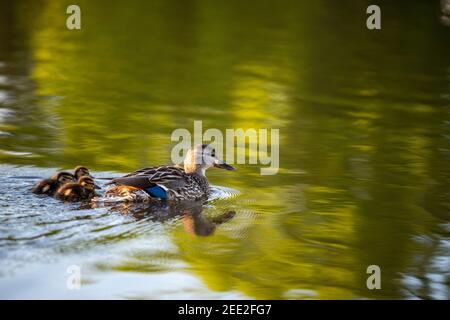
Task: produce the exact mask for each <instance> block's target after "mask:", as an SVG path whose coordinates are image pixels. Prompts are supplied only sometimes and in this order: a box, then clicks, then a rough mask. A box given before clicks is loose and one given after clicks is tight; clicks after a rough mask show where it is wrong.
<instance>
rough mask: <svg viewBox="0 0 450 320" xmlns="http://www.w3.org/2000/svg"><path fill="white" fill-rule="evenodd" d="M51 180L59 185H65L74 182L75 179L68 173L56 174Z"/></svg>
mask: <svg viewBox="0 0 450 320" xmlns="http://www.w3.org/2000/svg"><path fill="white" fill-rule="evenodd" d="M51 179H52V180H56V181H58V182H59V183H61V184H64V183H67V182H75V177H74V175H73V174H71V173H70V172H65V171H62V172H58V173H57V174H55V175H53V176H52V177H51Z"/></svg>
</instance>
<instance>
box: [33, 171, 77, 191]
mask: <svg viewBox="0 0 450 320" xmlns="http://www.w3.org/2000/svg"><path fill="white" fill-rule="evenodd" d="M75 181H76V180H75V177H74V175H73V174H71V173H69V172H65V171H63V172H58V173H55V174H54V175H53V176H51V177H50V178H48V179H44V180H41V181H39V182H38V183H37V184H36V185H35V186H34V187H33V189H31V192H33V193H35V194H46V195H48V196H53V195H54V194H55V192H56V190H58V188H59V187H61V186H62V185H64V184H66V183H69V182H75Z"/></svg>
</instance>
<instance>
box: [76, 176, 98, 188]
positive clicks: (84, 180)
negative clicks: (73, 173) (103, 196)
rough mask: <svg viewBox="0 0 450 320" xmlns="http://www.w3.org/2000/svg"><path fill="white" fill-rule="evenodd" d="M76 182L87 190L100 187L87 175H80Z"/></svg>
mask: <svg viewBox="0 0 450 320" xmlns="http://www.w3.org/2000/svg"><path fill="white" fill-rule="evenodd" d="M78 184H79V185H81V186H83V187H84V188H86V189H88V190H94V189H101V188H100V187H99V186H98V185H96V184H95V182H94V179H92V178H91V177H89V176H82V177H80V178H79V179H78Z"/></svg>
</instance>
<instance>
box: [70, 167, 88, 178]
mask: <svg viewBox="0 0 450 320" xmlns="http://www.w3.org/2000/svg"><path fill="white" fill-rule="evenodd" d="M73 175H74V176H75V179H76V180H78V179H80V178H81V177H82V176H89V177H91V178H93V177H92V176H91V173H90V172H89V169H88V168H86V167H84V166H77V167H75V170H74V171H73Z"/></svg>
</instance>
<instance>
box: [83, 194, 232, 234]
mask: <svg viewBox="0 0 450 320" xmlns="http://www.w3.org/2000/svg"><path fill="white" fill-rule="evenodd" d="M102 206H103V207H106V208H108V209H109V210H110V211H113V212H118V213H120V214H122V215H126V216H132V217H133V218H134V219H136V220H142V219H147V220H151V221H160V222H164V221H170V220H174V219H180V218H181V221H182V223H183V226H184V229H185V230H186V232H188V233H190V234H192V235H196V236H209V235H212V234H213V233H214V231H215V230H216V226H217V225H220V224H222V223H225V222H227V221H229V220H231V219H232V218H233V217H234V216H235V214H236V212H235V211H232V210H225V211H224V212H222V213H221V214H220V215H216V216H214V217H207V216H205V215H204V214H203V210H204V208H205V206H204V203H203V202H189V203H182V204H181V203H180V204H171V205H168V204H165V203H151V204H148V203H147V204H144V203H119V204H104V205H102ZM92 207H98V204H94V205H92Z"/></svg>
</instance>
